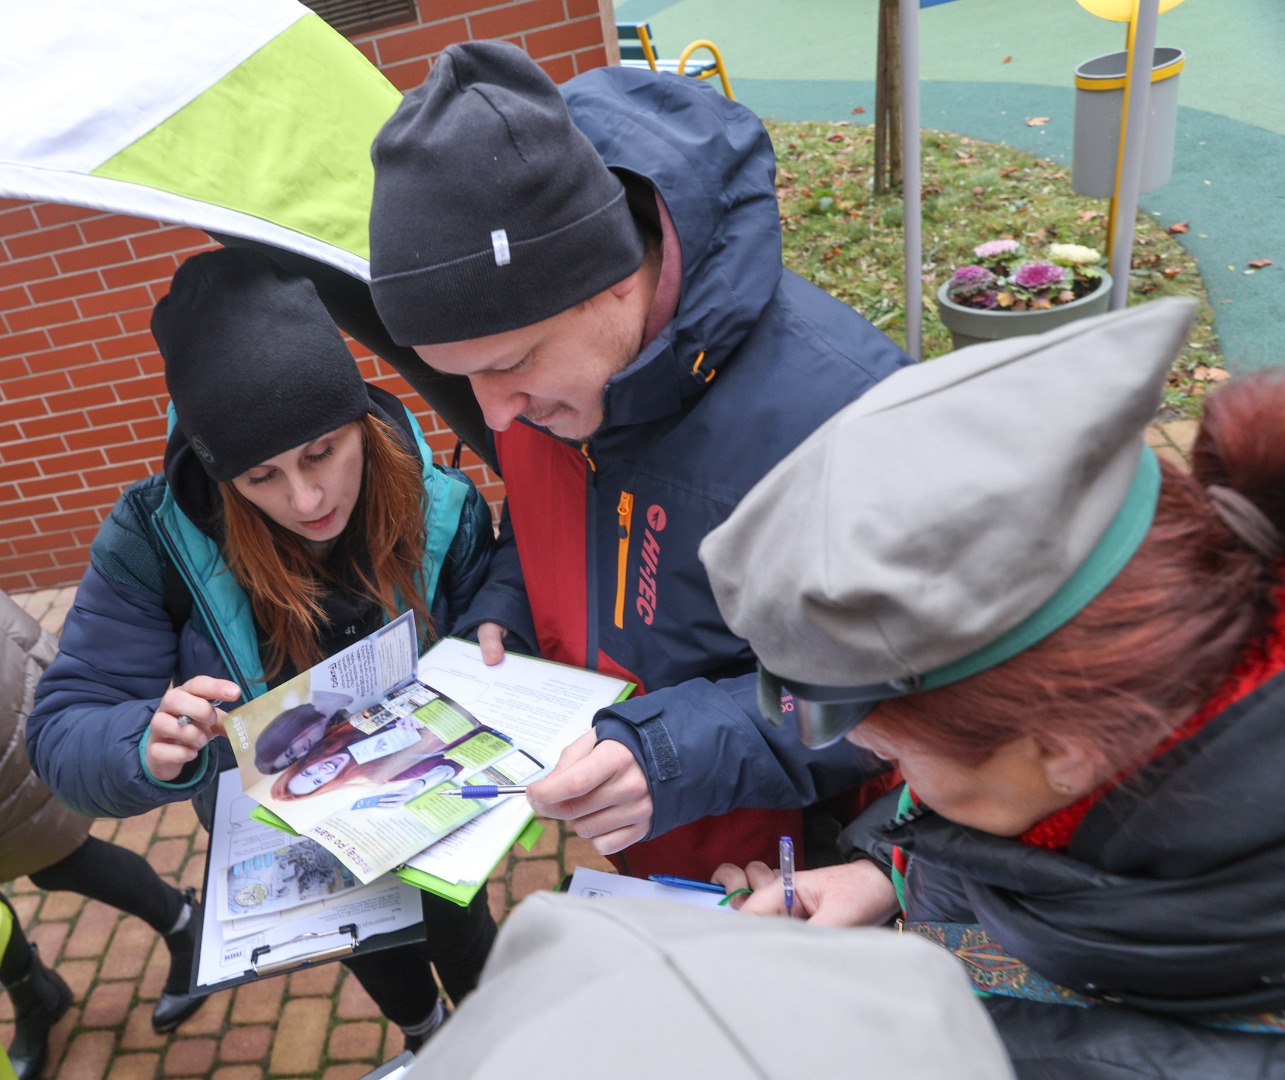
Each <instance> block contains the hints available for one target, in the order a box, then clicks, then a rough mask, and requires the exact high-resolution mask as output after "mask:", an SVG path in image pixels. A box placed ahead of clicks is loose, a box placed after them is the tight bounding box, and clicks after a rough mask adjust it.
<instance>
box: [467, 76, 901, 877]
mask: <svg viewBox="0 0 1285 1080" xmlns="http://www.w3.org/2000/svg"><path fill="white" fill-rule="evenodd" d="M563 91H564V94H565V96H566V100H567V104H568V106H569V108H570V110H571V115H572V117H573V119H574V121H575V123H576V124H577V126H578V127H579V128H580V129H581V130H582V131H584V133H585V134H586V135H587V136H588V137H589V138H590V140H591V141H592V142H593V144H594V146H595V147H596V149H597V150H598V152H599V154H600V155H601V156H602V158H603V159H604V161H605V162H606V163H607V164H608V165H609V166H610V167H611V168H612V169H614V170H616V171H617V173H618V174H619V175H621V176H622V177H623V178H625V179H626V181H627V182H628V183H630V184H632V185H633V187H634V189H635V190H634V194H635V195H636V194H637V192H638V190H641V191H643V192H645V193H646V195H647V198H648V199H652V195H651V193H652V192H653V191H654V193H655V195H656V196H658V197H659V199H660V200H661V202H662V203H663V206H664V208H665V210H666V211H667V212H668V215H669V218H670V219H671V220H672V223H673V226H674V229H675V230H676V232H677V237H678V240H679V242H680V245H681V292H680V297H679V302H678V307H677V311H676V314H675V316H674V317H673V319H672V321H670V323H669V324H668V325H667V326H666V327H664V329H662V330H661V331H660V332H659V334H658V335H657V336H656V337H655V338H654V340H652V341H650V342H649V343H648V344H647V345H646V346H645V347H644V348H643V350H642V352H641V353H640V354H639V356H638V357H637V359H636V360H635V361H634V362H633V363H632V364H631V365H630V366H629V367H628V368H626V369H625V370H624V371H622V372H620V373H619V374H618V375H616V376H614V377H613V378H612V379H611V380H610V381H609V382H608V383H607V385H606V389H605V391H604V395H603V411H604V418H605V420H604V424H603V426H602V428H601V429H600V430H599V431H598V432H597V433H595V434H594V435H593V437H592V438H590V439H589V440H588V441H587V442H586V443H585V444H584V445H583V446H579V445H573V444H569V443H566V442H564V441H562V440H559V439H557V438H555V437H554V436H553V435H551V434H550V433H548V432H547V431H544V430H543V429H539V428H534V427H532V426H531V425H529V424H526V423H525V422H519V423H515V424H514V425H513V426H512V427H511V428H509V430H507V431H505V432H502V433H498V434H497V435H496V436H495V442H496V451H497V457H498V460H499V465H500V470H501V472H502V474H503V476H504V479H505V483H506V489H507V492H508V499H507V502H506V508H505V514H504V518H503V521H502V523H501V535H500V547H499V550H498V552H497V555H496V558H495V561H494V563H493V564H492V571H491V574H490V576H489V579H488V581H487V583H486V585H485V586H484V587H483V588H482V590H481V591H480V592H479V594H478V596H477V598H476V600H475V601H474V603H473V604H472V606H471V607H470V610H469V612H468V614H467V616H466V618H465V619H464V620H462V622H461V624H460V625H459V629H460V630H461V631H465V630H469V629H472V628H473V627H476V626H477V625H478V624H479V623H481V622H483V621H495V622H498V623H501V624H503V625H504V626H506V627H508V628H509V630H510V632H511V633H510V639H509V644H510V647H513V648H522V647H523V646H526V647H535V648H538V649H539V651H540V652H541V653H542V654H543V655H544V656H546V657H548V658H550V659H555V660H560V661H564V662H567V663H572V664H578V665H583V666H587V667H590V668H598V669H602V670H608V671H612V672H616V673H625V674H627V675H628V676H629V677H631V678H633V679H634V680H635V681H637V682H638V683H639V684H640V685H641V686H642V687H643V689H645V691H646V695H645V696H640V697H635V698H633V699H632V700H630V701H628V702H625V703H623V704H621V705H619V706H616V707H614V708H612V709H609V710H605V711H604V712H602V713H600V714H599V716H598V718H597V721H596V727H597V732H598V735H599V738H610V739H617V740H619V741H621V742H623V743H625V744H626V745H627V746H629V747H630V748H631V750H632V751H633V752H634V754H635V755H636V756H637V757H638V759H639V761H640V762H641V763H642V764H643V766H644V768H645V770H646V772H647V776H648V780H649V783H650V786H651V794H652V798H653V801H654V804H655V818H654V826H653V830H652V835H659V834H661V833H664V832H666V831H667V830H670V829H671V828H674V827H675V826H678V825H682V824H684V823H687V822H693V821H696V820H697V819H700V818H704V817H706V816H707V815H709V814H710V813H722V812H724V811H727V810H730V809H732V808H733V807H745V806H751V807H784V806H792V807H799V806H801V805H804V804H806V803H808V802H811V801H813V800H814V799H816V798H817V797H819V796H822V795H825V794H827V793H829V792H831V791H833V790H835V789H836V788H837V787H838V786H840V785H843V786H847V784H848V781H847V779H846V778H845V779H844V780H839V779H837V776H838V775H839V774H841V773H846V774H847V775H849V776H850V772H849V770H851V768H852V767H853V765H854V763H856V762H857V760H858V759H857V755H856V752H855V751H854V750H853V749H852V748H850V747H849V746H847V745H846V744H843V745H840V746H838V747H834V748H831V749H830V750H827V751H823V752H820V753H806V752H798V747H797V742H796V743H795V745H794V746H788V747H786V751H787V752H784V753H781V754H778V753H776V752H774V751H771V747H769V748H768V749H769V751H771V752H765V746H764V741H765V739H768V740H772V739H773V738H774V737H775V736H774V733H773V732H771V731H770V730H769V731H766V732H765V731H764V728H763V726H762V725H761V723H760V721H759V719H758V715H757V710H756V709H755V707H754V692H753V678H752V676H751V675H750V674H749V673H750V672H752V671H753V667H754V661H753V657H752V655H751V653H750V650H749V647H748V645H747V644H746V642H745V641H743V640H742V639H740V638H738V637H736V636H735V635H733V634H732V633H731V632H730V631H729V630H728V629H727V627H726V626H725V625H724V623H723V619H722V617H721V616H720V614H719V612H718V608H717V606H716V605H715V602H714V598H713V594H712V592H711V590H710V587H709V582H708V579H707V577H706V574H705V571H704V568H703V567H702V566H701V564H700V562H699V560H698V558H697V548H698V546H699V544H700V541H701V539H702V538H703V537H704V536H705V535H706V534H707V533H708V532H709V531H710V530H711V529H713V528H714V527H715V526H717V525H718V524H719V523H721V522H722V521H723V520H724V519H725V518H726V517H727V516H728V514H729V513H730V512H731V511H732V509H733V508H734V507H735V506H736V504H737V502H738V501H739V500H740V499H741V497H742V496H743V495H744V494H745V493H746V491H748V490H749V488H750V487H751V486H752V485H753V484H754V483H755V482H756V481H757V480H759V479H760V478H761V477H762V476H763V475H764V474H765V473H766V472H767V471H768V470H769V469H770V468H771V467H772V466H773V465H775V464H776V463H777V462H778V461H779V460H780V459H781V458H782V457H784V456H785V455H786V454H787V453H789V452H790V451H791V450H792V449H794V447H795V446H797V445H798V444H799V443H800V442H801V441H802V440H803V439H804V438H805V437H806V436H807V435H808V434H810V433H811V432H812V431H813V430H815V429H816V427H817V426H818V425H820V424H821V423H823V422H824V421H825V420H827V419H828V418H829V417H830V416H831V415H832V414H833V413H834V412H835V411H836V410H838V409H840V408H841V407H842V406H844V405H846V404H848V403H849V402H851V401H853V400H854V399H855V398H857V397H859V396H860V395H861V394H862V393H863V392H864V391H866V390H867V389H869V388H870V387H871V386H873V385H874V384H875V383H876V382H878V381H879V380H880V379H882V378H884V377H885V376H887V375H889V374H891V373H892V372H893V371H894V370H896V369H897V368H899V367H901V366H902V365H905V364H908V363H910V360H909V358H908V357H907V356H906V354H905V353H904V352H903V351H902V350H901V349H899V348H898V347H897V346H896V345H895V344H894V343H893V342H892V341H891V340H889V339H888V338H887V337H886V336H885V335H884V334H882V333H881V332H880V331H878V330H876V329H875V328H874V327H873V326H871V324H870V323H869V322H867V321H866V320H865V319H863V318H862V317H861V316H860V315H858V314H857V313H856V312H854V311H853V310H852V309H851V308H849V307H848V306H846V305H845V304H843V303H840V302H839V301H838V300H836V299H834V298H833V297H831V296H829V295H827V294H826V293H825V292H823V291H822V290H820V289H818V288H817V287H815V286H814V285H811V284H809V283H808V282H806V281H804V280H803V279H802V278H800V277H798V276H797V275H795V274H793V273H791V272H789V271H787V270H785V269H784V268H783V266H782V262H781V224H780V217H779V210H778V206H777V200H776V195H775V190H774V184H773V180H774V176H775V159H774V155H773V150H772V145H771V142H770V140H769V138H768V136H767V133H766V131H765V130H764V128H763V125H762V123H761V122H760V121H759V119H758V118H757V117H756V116H755V115H754V114H753V113H752V112H750V111H749V110H748V109H746V108H745V107H744V106H742V105H739V104H737V103H735V102H731V101H728V100H727V99H726V98H724V97H722V96H721V95H719V94H718V93H716V92H714V91H713V90H712V89H711V88H710V87H707V86H705V85H703V84H702V83H700V82H699V81H698V80H692V79H683V78H678V77H676V76H666V75H655V74H653V73H651V72H645V71H634V70H627V69H622V68H602V69H598V70H595V71H592V72H589V73H587V74H585V75H582V76H579V77H578V78H575V79H573V80H571V81H570V82H569V83H567V84H566V85H565V86H564V88H563ZM652 201H654V200H652ZM632 203H633V200H631V204H632ZM635 205H636V204H635ZM637 212H638V211H637V210H636V213H637ZM666 271H669V272H672V266H667V267H665V268H663V269H662V278H663V277H664V274H665V273H666ZM867 464H868V466H869V467H870V468H878V467H879V463H878V462H877V461H872V462H869V463H867ZM772 842H773V843H775V837H773V838H772ZM741 854H744V853H741ZM737 856H738V853H737V852H736V851H734V850H730V849H726V848H725V849H723V857H725V858H728V859H735V858H736V857H737ZM755 857H757V856H755ZM671 866H672V864H671ZM710 869H712V866H711V867H710ZM693 872H699V870H693Z"/></svg>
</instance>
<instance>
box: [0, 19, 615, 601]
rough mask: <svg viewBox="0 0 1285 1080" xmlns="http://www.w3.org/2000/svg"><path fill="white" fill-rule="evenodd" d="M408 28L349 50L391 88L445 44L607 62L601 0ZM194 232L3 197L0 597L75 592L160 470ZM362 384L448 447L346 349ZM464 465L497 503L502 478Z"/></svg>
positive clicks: (549, 59) (430, 418) (201, 238)
mask: <svg viewBox="0 0 1285 1080" xmlns="http://www.w3.org/2000/svg"><path fill="white" fill-rule="evenodd" d="M419 8H420V18H419V20H418V21H417V22H415V23H407V24H403V25H401V26H393V27H388V28H386V29H382V30H378V31H375V32H374V33H370V34H364V35H360V36H357V37H354V39H353V41H354V44H356V45H357V46H358V47H359V48H360V49H361V50H362V52H364V53H365V54H366V56H367V57H368V58H369V59H370V60H371V61H372V62H374V63H375V64H376V65H377V66H378V67H379V68H380V69H381V70H382V71H383V72H384V74H385V75H387V77H388V78H389V79H390V80H391V81H392V82H393V83H394V84H395V85H396V86H398V87H399V88H401V89H407V88H409V87H412V86H415V85H418V84H419V83H420V82H422V81H423V78H424V76H425V75H426V74H427V73H428V68H429V64H430V62H431V61H432V59H433V58H434V57H435V56H436V55H437V54H438V53H440V52H441V51H442V49H444V48H445V47H446V46H447V45H449V44H451V43H452V42H455V41H464V40H470V39H479V38H504V39H506V40H509V41H512V42H514V43H515V44H517V45H519V46H521V47H523V48H524V49H526V50H527V52H529V53H530V54H531V55H532V56H533V57H535V59H537V60H538V61H539V62H540V63H541V65H542V66H543V67H544V68H545V70H546V71H548V73H549V75H550V76H551V77H552V78H553V79H555V80H556V81H559V82H561V81H565V80H566V79H568V78H570V77H571V76H573V75H575V74H578V73H580V72H582V71H586V70H588V69H590V68H592V67H597V66H601V65H602V64H604V63H607V62H608V60H609V57H610V59H613V60H614V59H615V58H616V53H615V40H614V33H606V31H608V30H610V28H611V26H612V22H613V16H612V12H611V0H516V2H509V3H490V4H488V3H485V2H483V0H420V3H419ZM210 246H212V245H211V243H210V241H209V238H208V237H206V236H205V234H204V233H202V232H199V231H197V230H194V229H188V228H181V227H178V226H173V225H166V224H162V223H159V222H155V221H145V220H140V219H137V218H127V217H122V216H119V215H112V214H103V213H100V212H96V211H91V210H83V209H80V208H77V207H70V206H58V205H45V204H33V203H24V202H14V201H12V200H4V199H0V588H4V589H6V590H8V591H11V592H12V591H24V590H28V589H35V588H46V587H51V586H56V585H66V584H72V583H74V582H76V581H77V580H79V578H80V575H81V574H82V573H83V571H84V568H85V565H86V563H87V561H88V555H89V544H90V542H91V541H92V540H93V537H94V534H95V532H96V531H97V528H98V524H99V522H100V521H101V520H102V518H103V516H104V515H105V514H106V513H107V511H108V510H109V509H110V508H111V505H112V503H113V502H114V501H115V499H116V496H117V495H118V494H119V493H120V490H121V488H122V487H123V486H124V485H126V484H128V483H130V482H131V481H133V480H136V479H139V478H140V477H143V476H146V475H147V474H148V473H150V472H153V471H155V469H156V468H157V467H158V466H159V463H160V459H161V453H162V451H163V449H164V442H165V438H164V436H165V404H166V398H165V386H164V379H163V374H162V372H163V366H162V363H161V358H160V355H159V354H158V353H157V352H156V347H155V344H154V342H153V341H152V337H151V334H150V333H149V332H148V323H149V320H150V318H151V310H152V306H153V305H154V304H155V303H156V301H157V300H158V299H159V298H160V297H161V296H162V295H164V293H165V292H167V291H168V289H169V282H170V278H171V277H172V276H173V273H174V271H175V270H176V269H177V268H178V266H179V264H180V263H181V262H182V261H183V259H185V258H186V257H187V256H189V255H191V254H193V253H194V252H196V251H199V250H202V249H204V248H207V247H210ZM353 348H354V353H355V354H356V355H357V357H358V363H359V365H360V367H361V369H362V372H363V374H364V376H365V377H366V378H367V379H368V380H370V381H371V382H374V383H377V384H379V385H381V386H384V387H386V388H387V389H390V390H392V391H393V392H395V393H397V394H400V395H401V397H402V398H403V400H405V401H406V403H407V404H408V405H409V406H410V407H411V408H412V409H413V410H414V411H415V412H416V414H417V415H418V416H419V418H420V422H421V423H422V424H423V426H424V429H425V431H426V432H427V433H428V435H429V442H430V444H431V445H432V447H433V450H434V452H435V453H436V454H437V455H438V460H439V461H443V462H445V461H446V460H448V459H449V457H450V454H451V452H452V451H453V449H454V447H455V436H454V434H453V433H452V432H451V431H450V430H449V429H448V428H446V427H445V425H443V424H442V423H441V421H440V420H439V419H438V418H437V417H436V416H435V415H434V414H433V413H432V412H431V410H429V409H428V408H427V406H426V405H425V404H424V401H423V399H422V398H420V397H419V396H418V395H416V394H415V393H414V392H413V391H411V390H410V388H409V387H408V386H407V385H406V383H405V381H404V380H403V379H402V378H401V376H400V375H398V374H397V373H396V372H395V371H394V370H393V369H392V368H391V367H389V366H388V365H387V364H385V363H383V362H382V361H380V360H378V359H377V358H375V357H373V356H371V355H370V354H369V353H367V352H366V351H365V350H364V349H362V348H361V347H360V346H358V345H355V344H354V346H353ZM464 465H465V468H466V470H467V471H468V472H469V474H470V476H471V477H472V478H473V480H474V482H475V483H477V484H478V485H479V487H481V488H482V489H483V491H484V493H485V494H486V496H487V498H488V499H490V500H491V502H492V504H493V505H498V502H499V500H500V499H501V498H502V497H503V488H502V487H501V485H500V483H499V481H498V479H497V478H496V477H495V476H494V474H492V473H491V472H490V470H489V469H487V468H486V466H485V465H483V464H482V463H481V462H480V461H479V460H478V459H477V458H476V457H475V456H473V455H472V454H471V453H469V452H468V451H466V452H465V455H464Z"/></svg>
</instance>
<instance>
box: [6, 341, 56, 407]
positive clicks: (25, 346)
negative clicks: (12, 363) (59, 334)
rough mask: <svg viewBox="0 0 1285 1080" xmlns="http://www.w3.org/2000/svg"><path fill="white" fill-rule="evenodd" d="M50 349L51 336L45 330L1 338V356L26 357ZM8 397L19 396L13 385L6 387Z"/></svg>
mask: <svg viewBox="0 0 1285 1080" xmlns="http://www.w3.org/2000/svg"><path fill="white" fill-rule="evenodd" d="M47 348H49V335H48V334H47V333H45V331H44V330H28V331H27V332H26V333H25V334H8V335H6V336H3V337H0V356H26V355H27V354H28V353H33V352H43V351H44V350H45V349H47ZM5 394H6V396H7V397H10V398H15V397H18V396H19V395H18V394H17V393H15V392H14V390H13V387H12V386H11V385H8V384H6V385H5Z"/></svg>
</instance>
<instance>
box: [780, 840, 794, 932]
mask: <svg viewBox="0 0 1285 1080" xmlns="http://www.w3.org/2000/svg"><path fill="white" fill-rule="evenodd" d="M780 850H781V885H782V887H783V888H784V889H785V914H786V915H787V916H788V915H793V914H794V841H793V840H791V839H790V838H789V837H788V836H783V837H781V849H780Z"/></svg>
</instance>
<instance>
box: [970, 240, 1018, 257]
mask: <svg viewBox="0 0 1285 1080" xmlns="http://www.w3.org/2000/svg"><path fill="white" fill-rule="evenodd" d="M1021 246H1022V245H1021V244H1019V243H1018V242H1017V241H1016V240H987V241H986V243H984V244H978V245H977V246H976V247H975V248H973V254H974V255H976V256H977V257H978V258H979V259H998V258H999V257H1000V256H1001V255H1011V254H1012V253H1013V252H1014V251H1016V250H1017V249H1018V248H1019V247H1021Z"/></svg>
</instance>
